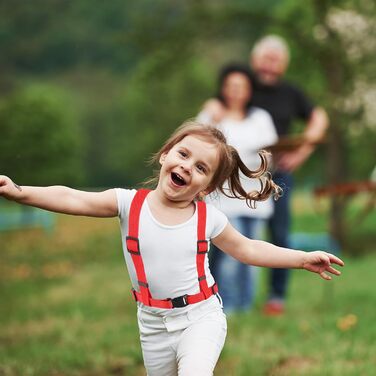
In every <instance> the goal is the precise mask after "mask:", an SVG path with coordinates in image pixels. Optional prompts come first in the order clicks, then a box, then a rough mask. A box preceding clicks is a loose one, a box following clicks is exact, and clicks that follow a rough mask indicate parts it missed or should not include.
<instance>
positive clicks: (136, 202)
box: [126, 189, 218, 308]
mask: <svg viewBox="0 0 376 376" xmlns="http://www.w3.org/2000/svg"><path fill="white" fill-rule="evenodd" d="M149 192H150V190H147V189H140V190H139V191H137V193H136V195H135V196H134V198H133V200H132V203H131V207H130V211H129V220H128V236H127V237H126V246H127V249H128V252H129V253H130V254H131V257H132V260H133V264H134V267H135V270H136V274H137V280H138V285H139V289H140V291H139V292H138V291H136V290H135V289H133V288H132V293H133V297H134V299H135V300H136V301H137V302H141V303H143V304H145V305H147V306H149V307H156V308H181V307H186V306H187V305H188V304H194V303H198V302H201V301H203V300H206V299H208V298H209V297H210V296H212V295H214V294H216V293H217V292H218V287H217V284H215V283H214V285H213V286H211V287H209V286H208V283H207V281H206V275H205V266H204V265H205V257H206V254H207V252H208V242H207V240H206V239H205V229H206V204H205V202H203V201H198V202H197V218H198V219H197V222H198V223H197V256H196V265H197V275H198V283H199V286H200V292H199V293H198V294H194V295H182V296H178V297H176V298H173V299H171V298H169V299H163V300H159V299H153V297H152V296H151V293H150V290H149V285H148V282H147V280H146V274H145V269H144V263H143V261H142V257H141V252H140V242H139V239H138V230H139V222H140V213H141V207H142V204H143V202H144V200H145V198H146V196H147V195H148V193H149Z"/></svg>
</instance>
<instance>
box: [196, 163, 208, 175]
mask: <svg viewBox="0 0 376 376" xmlns="http://www.w3.org/2000/svg"><path fill="white" fill-rule="evenodd" d="M197 170H199V171H200V172H203V173H205V172H206V170H205V167H204V166H202V165H197Z"/></svg>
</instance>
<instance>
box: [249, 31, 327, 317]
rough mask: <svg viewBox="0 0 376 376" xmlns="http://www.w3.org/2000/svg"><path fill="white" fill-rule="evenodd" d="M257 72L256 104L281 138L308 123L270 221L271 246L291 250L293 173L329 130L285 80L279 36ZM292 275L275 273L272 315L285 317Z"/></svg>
mask: <svg viewBox="0 0 376 376" xmlns="http://www.w3.org/2000/svg"><path fill="white" fill-rule="evenodd" d="M250 64H251V67H252V70H253V77H254V81H253V90H254V95H253V104H254V105H255V106H257V107H261V108H263V109H265V110H267V111H268V112H269V113H270V114H271V116H272V118H273V121H274V124H275V127H276V129H277V133H278V135H279V136H280V137H281V136H286V135H289V133H290V132H291V124H292V122H293V121H294V120H297V119H301V120H303V121H304V122H305V128H304V131H303V136H304V142H303V143H302V144H301V145H300V146H299V147H298V148H297V149H295V150H293V151H289V152H283V153H280V154H279V156H278V157H277V161H276V166H277V169H276V171H275V172H274V174H273V177H274V180H275V181H276V183H277V184H279V185H280V186H281V187H282V188H283V189H284V195H283V196H282V197H281V198H280V199H279V200H278V201H277V202H275V207H274V214H273V216H272V218H271V219H270V221H269V229H270V236H271V242H272V243H274V244H276V245H279V246H281V247H288V238H289V226H290V197H291V189H292V176H291V173H292V172H294V171H295V170H296V169H297V168H299V167H300V166H301V165H302V164H303V163H304V162H305V161H306V159H307V158H308V157H309V156H310V155H311V153H312V152H313V151H314V149H315V143H316V142H317V141H319V140H320V139H321V138H322V137H323V136H324V134H325V131H326V129H327V127H328V124H329V123H328V117H327V114H326V112H325V111H324V110H323V109H322V108H319V107H315V106H314V105H313V104H312V103H311V101H310V100H309V99H308V98H307V97H306V95H305V94H304V93H303V92H302V91H301V90H300V89H299V88H297V87H296V86H295V85H292V84H290V83H288V82H286V81H285V80H283V76H284V74H285V72H286V70H287V67H288V64H289V49H288V46H287V44H286V42H285V41H284V40H283V39H282V38H280V37H278V36H273V35H270V36H266V37H264V38H262V39H261V40H259V41H258V42H257V43H256V44H255V46H254V48H253V50H252V51H251V54H250ZM288 277H289V271H288V270H286V269H271V274H270V286H269V298H268V302H267V303H266V305H265V307H264V313H265V314H268V315H278V314H282V313H283V311H284V302H285V298H286V293H287V286H288Z"/></svg>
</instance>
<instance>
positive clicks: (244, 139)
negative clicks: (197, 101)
mask: <svg viewBox="0 0 376 376" xmlns="http://www.w3.org/2000/svg"><path fill="white" fill-rule="evenodd" d="M197 120H198V121H201V122H203V123H207V124H211V123H212V120H211V118H210V116H209V115H208V114H207V113H205V112H204V111H203V112H201V113H200V114H199V115H198V117H197ZM216 127H217V128H218V129H220V130H221V131H222V132H223V134H224V135H225V137H226V139H227V143H228V144H229V145H231V146H233V147H234V148H235V149H236V150H237V151H238V153H239V156H240V158H241V159H242V161H243V162H244V164H245V165H246V166H247V167H248V168H249V169H251V170H255V169H257V168H258V167H259V166H260V162H261V160H260V157H259V156H258V154H257V152H258V151H259V150H261V149H263V148H265V147H266V146H270V145H273V144H274V143H276V142H277V140H278V135H277V132H276V130H275V127H274V123H273V120H272V118H271V116H270V115H269V113H268V112H266V111H265V110H263V109H261V108H258V107H252V108H251V109H250V111H249V112H248V114H247V117H246V118H245V119H243V120H233V119H228V118H225V119H223V120H222V121H221V122H220V123H218V124H217V125H216ZM241 182H242V186H243V188H244V189H245V190H246V191H247V192H250V191H253V190H259V189H260V182H259V181H258V180H257V179H249V178H247V177H246V176H244V175H243V174H241ZM226 187H227V186H225V188H226ZM209 202H211V203H212V204H213V205H215V206H216V207H217V208H218V209H219V210H220V211H222V212H223V213H225V214H226V215H227V216H228V217H239V216H246V217H256V218H263V219H267V218H269V217H270V216H271V215H272V214H273V201H272V198H269V199H268V200H266V201H260V202H257V203H256V209H250V208H249V207H248V206H247V204H246V202H245V201H244V200H239V199H233V198H228V197H226V196H224V195H223V194H221V193H214V194H212V195H211V196H210V199H209Z"/></svg>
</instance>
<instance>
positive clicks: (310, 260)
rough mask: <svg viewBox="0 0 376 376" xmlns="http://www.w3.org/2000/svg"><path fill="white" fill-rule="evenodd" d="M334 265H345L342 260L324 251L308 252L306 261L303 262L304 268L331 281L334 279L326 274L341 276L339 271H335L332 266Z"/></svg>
mask: <svg viewBox="0 0 376 376" xmlns="http://www.w3.org/2000/svg"><path fill="white" fill-rule="evenodd" d="M332 263H333V264H337V265H340V266H344V265H345V263H344V262H343V261H342V260H341V259H340V258H338V257H336V256H334V255H332V254H331V253H327V252H322V251H315V252H307V253H306V256H305V259H304V260H303V265H302V268H303V269H306V270H308V271H310V272H313V273H317V274H319V275H320V277H321V278H323V279H326V280H328V281H329V280H331V279H332V277H331V276H330V275H328V274H327V273H326V272H329V273H332V274H334V275H341V272H340V271H339V270H337V269H334V268H333V267H332V266H331V264H332Z"/></svg>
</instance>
